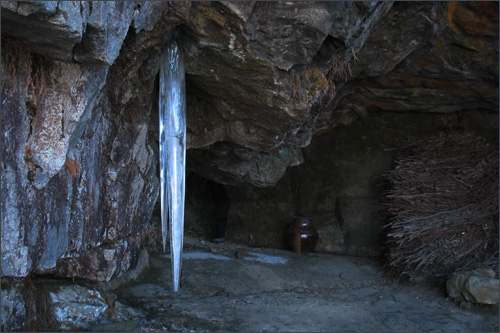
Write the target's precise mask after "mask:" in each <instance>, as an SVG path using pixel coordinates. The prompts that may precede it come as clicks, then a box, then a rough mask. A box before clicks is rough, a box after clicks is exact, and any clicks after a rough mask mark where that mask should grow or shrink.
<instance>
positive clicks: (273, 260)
mask: <svg viewBox="0 0 500 333" xmlns="http://www.w3.org/2000/svg"><path fill="white" fill-rule="evenodd" d="M239 258H240V259H243V260H246V261H257V262H261V263H264V264H285V263H286V262H287V261H288V259H287V258H283V257H278V256H271V255H268V254H262V253H255V252H245V253H242V254H240V256H239Z"/></svg>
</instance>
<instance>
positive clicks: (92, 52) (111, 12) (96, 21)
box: [74, 1, 136, 65]
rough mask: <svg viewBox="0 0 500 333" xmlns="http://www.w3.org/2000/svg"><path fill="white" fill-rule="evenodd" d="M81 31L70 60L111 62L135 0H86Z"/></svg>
mask: <svg viewBox="0 0 500 333" xmlns="http://www.w3.org/2000/svg"><path fill="white" fill-rule="evenodd" d="M88 6H89V11H88V17H87V21H86V23H87V25H86V27H85V34H84V35H83V38H82V41H81V43H79V44H77V45H75V49H74V60H76V61H77V62H80V63H86V64H96V65H111V64H113V62H114V61H115V59H116V57H118V53H119V52H120V49H121V46H122V44H123V41H124V40H125V36H126V35H127V32H128V29H129V26H130V23H131V22H132V19H133V18H134V14H135V6H136V2H135V1H96V2H90V3H88Z"/></svg>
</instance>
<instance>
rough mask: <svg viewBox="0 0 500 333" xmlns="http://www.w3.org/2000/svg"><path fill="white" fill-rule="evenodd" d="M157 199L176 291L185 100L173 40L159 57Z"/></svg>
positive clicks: (181, 226) (179, 54) (181, 220)
mask: <svg viewBox="0 0 500 333" xmlns="http://www.w3.org/2000/svg"><path fill="white" fill-rule="evenodd" d="M159 108H160V110H159V111H160V112H159V113H160V186H161V188H160V199H161V223H162V239H163V251H165V244H166V241H167V229H168V226H170V255H171V261H172V278H173V289H174V291H178V290H179V285H180V277H181V264H182V245H183V236H184V193H185V169H186V102H185V78H184V59H183V56H182V52H181V50H180V48H179V46H178V44H177V42H176V41H175V40H173V39H172V40H170V41H169V42H168V45H167V48H166V50H165V52H164V53H163V56H162V59H161V60H160V101H159Z"/></svg>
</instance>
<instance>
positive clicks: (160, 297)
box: [114, 237, 499, 332]
mask: <svg viewBox="0 0 500 333" xmlns="http://www.w3.org/2000/svg"><path fill="white" fill-rule="evenodd" d="M181 283H182V289H181V291H179V292H176V293H174V292H173V291H172V288H171V286H172V283H171V270H170V259H169V257H168V255H154V256H151V257H150V266H149V268H147V269H146V270H145V271H144V272H143V273H142V274H141V276H140V277H139V278H138V279H137V280H135V281H133V282H130V283H128V284H126V285H123V286H121V287H119V288H118V289H116V290H115V291H114V292H115V293H116V294H117V296H118V300H119V301H120V302H121V303H123V304H125V305H127V306H130V307H133V308H134V309H137V310H139V311H140V312H142V313H143V314H144V316H145V318H144V320H142V323H141V326H142V327H141V329H142V331H143V332H158V331H187V332H196V331H210V332H220V331H224V332H227V331H230V332H242V331H245V332H248V331H253V332H256V331H271V332H280V331H285V332H337V331H342V332H346V331H370V332H373V331H384V332H403V331H404V332H422V331H442V332H443V331H444V332H471V331H473V332H491V331H495V332H498V328H499V327H498V307H496V308H495V309H493V308H492V307H478V306H473V307H472V308H470V309H467V308H462V307H460V306H459V305H457V304H456V303H454V302H453V301H452V300H450V299H449V298H448V297H447V296H446V294H445V291H444V290H442V288H437V287H432V286H415V285H410V284H407V283H402V282H397V281H394V280H392V279H390V278H388V277H387V276H386V275H385V274H384V273H383V272H382V270H381V268H380V264H379V263H378V262H377V261H376V260H374V259H370V258H362V257H349V256H336V255H328V254H319V253H311V254H299V253H294V252H289V251H284V250H275V249H262V248H251V247H246V246H241V245H238V244H231V243H224V244H212V243H209V242H204V241H200V240H199V239H192V238H189V237H188V238H187V239H186V240H185V246H184V260H183V276H182V282H181ZM136 329H137V327H136Z"/></svg>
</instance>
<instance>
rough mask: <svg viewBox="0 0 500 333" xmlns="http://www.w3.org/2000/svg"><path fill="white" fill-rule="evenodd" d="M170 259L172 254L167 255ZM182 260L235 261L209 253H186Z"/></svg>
mask: <svg viewBox="0 0 500 333" xmlns="http://www.w3.org/2000/svg"><path fill="white" fill-rule="evenodd" d="M165 256H166V257H167V258H170V254H166V255H165ZM182 259H216V260H233V259H231V258H229V257H226V256H221V255H218V254H213V253H207V252H184V254H183V255H182Z"/></svg>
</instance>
